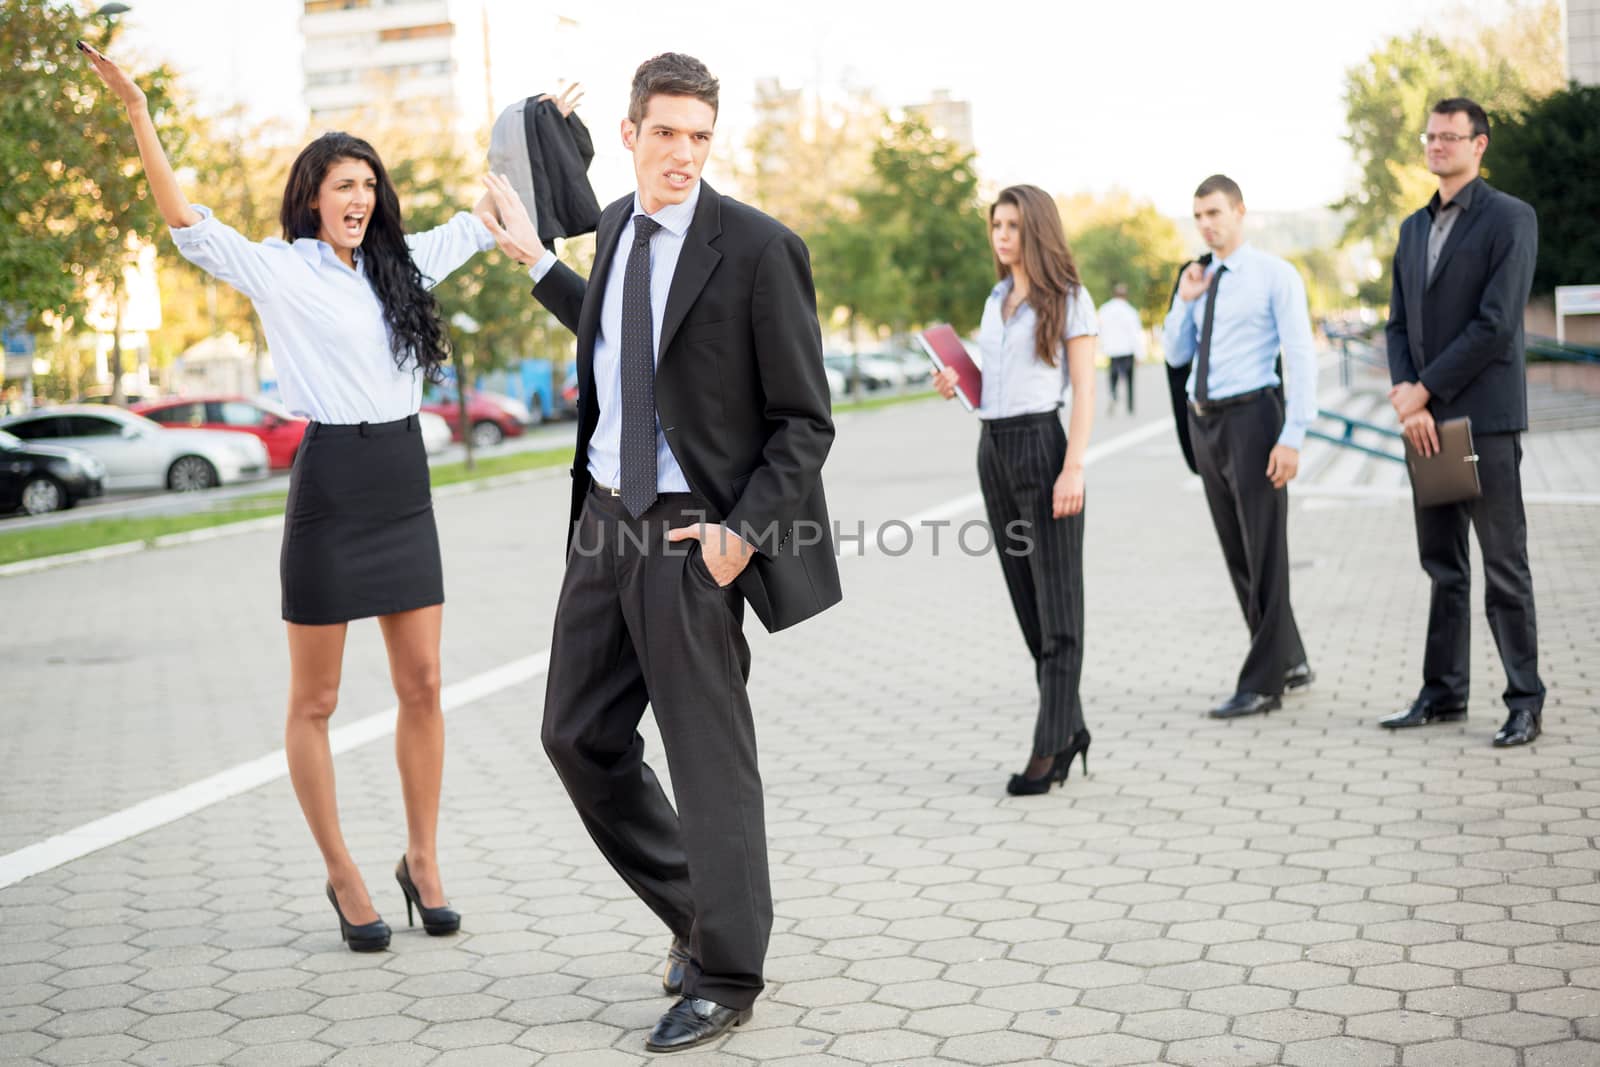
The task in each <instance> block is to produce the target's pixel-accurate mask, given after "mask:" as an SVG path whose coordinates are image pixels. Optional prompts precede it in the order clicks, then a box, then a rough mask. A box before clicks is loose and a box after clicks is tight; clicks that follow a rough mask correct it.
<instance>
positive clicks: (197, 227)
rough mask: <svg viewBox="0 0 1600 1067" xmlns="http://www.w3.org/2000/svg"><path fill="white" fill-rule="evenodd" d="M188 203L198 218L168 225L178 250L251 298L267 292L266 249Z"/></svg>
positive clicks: (268, 262) (269, 287)
mask: <svg viewBox="0 0 1600 1067" xmlns="http://www.w3.org/2000/svg"><path fill="white" fill-rule="evenodd" d="M190 206H191V207H193V208H194V210H195V212H196V213H198V214H199V216H200V221H199V222H197V223H195V224H194V225H193V226H174V227H171V228H170V229H169V232H170V233H171V234H172V243H173V244H174V245H176V246H177V247H178V254H179V255H181V256H182V257H183V258H184V259H187V260H188V261H189V262H190V263H193V264H194V265H195V266H197V267H199V268H200V269H201V270H203V271H205V272H206V273H207V274H209V275H211V276H212V277H213V278H215V279H217V280H218V281H220V282H227V283H228V284H229V285H231V286H233V287H234V288H235V289H237V290H239V292H241V293H243V294H244V295H245V296H247V297H249V298H250V299H251V300H260V299H262V298H263V297H265V296H267V295H268V294H269V293H270V292H271V291H272V259H271V257H270V255H269V254H268V253H267V250H266V249H265V248H263V247H262V246H261V245H259V244H257V243H255V242H254V241H251V240H249V239H247V238H246V237H245V236H244V235H243V234H241V233H240V232H239V231H238V230H236V229H234V228H233V227H232V226H229V225H228V224H227V223H225V222H223V221H222V220H221V219H219V218H217V217H216V216H215V215H213V214H212V213H211V209H210V208H208V207H201V206H200V205H199V204H192V205H190Z"/></svg>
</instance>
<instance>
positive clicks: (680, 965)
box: [661, 937, 689, 997]
mask: <svg viewBox="0 0 1600 1067" xmlns="http://www.w3.org/2000/svg"><path fill="white" fill-rule="evenodd" d="M688 969H689V944H688V942H686V941H684V939H683V938H681V937H674V938H673V939H672V947H671V948H669V949H667V969H666V970H664V971H662V972H661V988H662V989H665V990H666V991H667V995H668V996H670V997H675V996H677V995H678V994H679V993H682V992H683V975H684V972H686V971H687V970H688Z"/></svg>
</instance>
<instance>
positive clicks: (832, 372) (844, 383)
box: [822, 363, 850, 397]
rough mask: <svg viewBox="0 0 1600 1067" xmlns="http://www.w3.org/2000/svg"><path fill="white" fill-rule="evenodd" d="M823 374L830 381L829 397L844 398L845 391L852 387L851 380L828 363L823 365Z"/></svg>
mask: <svg viewBox="0 0 1600 1067" xmlns="http://www.w3.org/2000/svg"><path fill="white" fill-rule="evenodd" d="M822 373H823V376H824V377H826V378H827V379H828V395H829V396H832V397H841V396H844V394H845V391H846V390H847V389H849V387H850V380H849V379H848V378H846V377H845V376H844V375H843V374H842V373H840V372H839V371H838V370H837V369H835V368H833V367H830V366H828V365H827V364H826V363H824V364H823V365H822Z"/></svg>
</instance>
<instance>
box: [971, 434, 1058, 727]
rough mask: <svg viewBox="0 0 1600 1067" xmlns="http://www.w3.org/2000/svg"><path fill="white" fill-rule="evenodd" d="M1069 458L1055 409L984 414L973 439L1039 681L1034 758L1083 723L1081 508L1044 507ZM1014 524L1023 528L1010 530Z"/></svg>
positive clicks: (991, 518)
mask: <svg viewBox="0 0 1600 1067" xmlns="http://www.w3.org/2000/svg"><path fill="white" fill-rule="evenodd" d="M1066 456H1067V435H1066V432H1065V431H1064V430H1063V429H1062V428H1061V419H1060V416H1058V415H1057V414H1056V413H1055V412H1053V411H1051V412H1045V413H1043V414H1038V415H1019V416H1017V417H1015V418H1009V419H990V420H987V421H985V422H984V424H983V434H982V437H981V438H980V439H979V441H978V485H979V487H980V488H981V489H982V490H983V503H984V507H985V509H987V511H988V514H989V527H990V529H992V530H993V531H994V537H995V553H996V555H998V556H999V557H1000V570H1001V571H1002V573H1003V574H1004V575H1005V580H1006V589H1007V590H1009V591H1010V593H1011V607H1012V608H1013V610H1015V611H1016V613H1017V622H1018V623H1019V624H1021V626H1022V637H1023V640H1025V641H1027V643H1028V651H1029V652H1031V653H1033V662H1034V675H1035V679H1036V681H1037V683H1038V686H1039V717H1038V720H1037V721H1036V722H1035V724H1034V728H1033V754H1034V755H1035V756H1049V755H1054V754H1055V753H1057V752H1060V751H1062V750H1063V749H1065V748H1066V747H1067V746H1068V744H1070V743H1071V741H1072V738H1073V737H1074V736H1075V735H1076V734H1077V732H1078V731H1079V730H1082V729H1083V728H1084V722H1083V704H1082V701H1081V700H1080V699H1079V697H1078V681H1079V678H1080V677H1081V676H1082V674H1083V515H1084V513H1083V512H1082V511H1080V512H1079V513H1078V514H1076V515H1069V516H1067V517H1066V518H1062V519H1056V518H1052V517H1051V515H1050V499H1051V492H1052V490H1053V489H1054V487H1055V481H1056V478H1057V476H1059V475H1060V473H1061V465H1062V463H1063V462H1065V460H1066ZM1016 524H1023V525H1016ZM1011 531H1018V532H1019V533H1020V536H1017V537H1015V538H1014V537H1012V536H1010V532H1011Z"/></svg>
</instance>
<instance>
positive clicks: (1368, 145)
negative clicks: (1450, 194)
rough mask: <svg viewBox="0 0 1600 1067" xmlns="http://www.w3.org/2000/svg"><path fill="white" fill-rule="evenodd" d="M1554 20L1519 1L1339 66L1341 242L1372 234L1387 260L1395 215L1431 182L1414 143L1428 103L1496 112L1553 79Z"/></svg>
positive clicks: (1548, 7) (1554, 84) (1517, 104)
mask: <svg viewBox="0 0 1600 1067" xmlns="http://www.w3.org/2000/svg"><path fill="white" fill-rule="evenodd" d="M1560 25H1561V12H1560V5H1559V4H1558V3H1555V2H1554V0H1546V2H1543V3H1539V4H1537V5H1534V6H1525V5H1516V6H1515V7H1514V8H1513V10H1512V12H1511V14H1510V15H1508V16H1507V17H1506V18H1505V19H1504V20H1503V21H1502V22H1500V23H1499V24H1496V25H1494V26H1490V27H1481V26H1480V27H1476V28H1475V32H1474V28H1471V27H1462V28H1459V29H1457V30H1455V31H1454V32H1452V33H1449V34H1448V35H1440V34H1436V33H1431V32H1427V31H1423V30H1417V31H1414V32H1412V33H1411V34H1409V35H1407V36H1404V37H1391V38H1390V39H1389V40H1387V41H1385V42H1384V43H1383V44H1382V45H1381V46H1380V47H1379V48H1378V49H1377V50H1375V51H1374V52H1373V53H1372V54H1371V55H1369V56H1368V57H1367V59H1366V60H1365V61H1364V62H1362V63H1361V64H1359V65H1357V66H1355V67H1351V68H1350V69H1349V70H1348V71H1347V72H1346V75H1345V108H1346V115H1347V119H1348V127H1347V130H1346V132H1345V141H1346V142H1348V143H1349V145H1350V147H1351V149H1352V151H1353V154H1354V156H1355V162H1356V166H1357V168H1358V169H1359V175H1360V176H1359V178H1358V179H1357V182H1356V185H1355V188H1354V189H1353V190H1352V191H1351V192H1350V193H1349V194H1348V195H1347V196H1345V197H1344V198H1343V199H1342V200H1340V201H1339V202H1338V203H1337V204H1335V205H1334V207H1336V208H1338V209H1340V210H1342V211H1344V212H1346V213H1347V214H1348V217H1349V223H1348V225H1347V227H1346V229H1345V240H1346V241H1347V242H1355V241H1361V240H1370V241H1372V242H1373V244H1374V246H1375V247H1376V248H1377V249H1378V250H1379V252H1380V255H1381V258H1383V259H1384V261H1385V263H1386V264H1387V260H1388V258H1389V257H1388V256H1387V254H1386V253H1387V252H1388V251H1390V250H1392V249H1393V248H1394V245H1395V242H1396V241H1397V240H1398V231H1399V227H1400V222H1401V221H1402V220H1403V219H1404V218H1405V217H1406V216H1407V215H1409V214H1410V213H1411V212H1413V211H1415V210H1416V209H1417V208H1419V207H1421V206H1422V205H1423V204H1424V203H1426V202H1427V200H1428V198H1429V197H1430V196H1431V195H1432V194H1433V190H1434V188H1435V187H1436V186H1437V181H1436V180H1435V179H1434V178H1433V176H1432V175H1431V174H1429V173H1428V170H1427V168H1426V166H1425V165H1424V161H1423V152H1422V147H1421V145H1419V144H1418V143H1417V136H1418V135H1419V134H1420V133H1421V132H1422V130H1423V129H1424V127H1425V126H1426V125H1427V119H1428V112H1429V111H1430V110H1431V109H1432V107H1433V105H1434V104H1435V103H1437V102H1438V101H1440V100H1442V99H1445V98H1447V97H1454V96H1467V97H1471V98H1472V99H1474V100H1476V101H1477V102H1478V103H1480V104H1482V105H1483V107H1484V109H1485V110H1486V111H1488V112H1489V114H1490V115H1491V120H1492V121H1498V120H1499V119H1500V118H1502V117H1504V116H1509V115H1511V114H1514V113H1516V112H1517V111H1520V110H1521V109H1522V108H1523V107H1525V106H1526V105H1527V104H1528V103H1529V102H1530V101H1531V100H1533V99H1535V98H1537V97H1538V96H1540V95H1543V94H1545V93H1548V92H1549V91H1552V90H1554V89H1556V88H1559V87H1560V76H1559V73H1558V72H1559V71H1560V70H1561V68H1562V57H1561V33H1560ZM1383 284H1384V286H1386V285H1387V283H1386V282H1385V283H1383ZM1384 294H1385V295H1387V288H1384Z"/></svg>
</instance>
